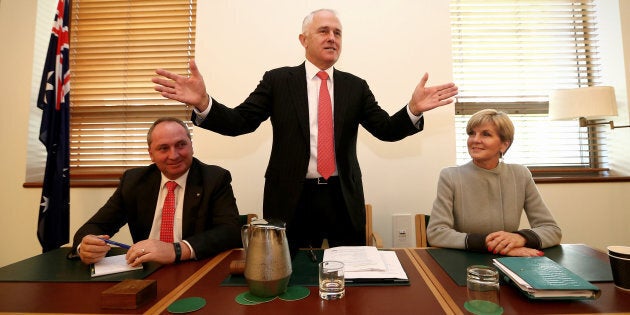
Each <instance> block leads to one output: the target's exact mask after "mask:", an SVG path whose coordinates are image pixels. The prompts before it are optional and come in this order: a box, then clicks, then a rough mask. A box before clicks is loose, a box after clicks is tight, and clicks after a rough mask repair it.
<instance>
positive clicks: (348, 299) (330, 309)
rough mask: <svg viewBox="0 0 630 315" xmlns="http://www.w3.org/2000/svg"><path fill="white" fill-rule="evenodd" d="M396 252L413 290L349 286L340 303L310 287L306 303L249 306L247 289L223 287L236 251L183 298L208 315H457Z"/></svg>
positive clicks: (420, 272) (413, 263)
mask: <svg viewBox="0 0 630 315" xmlns="http://www.w3.org/2000/svg"><path fill="white" fill-rule="evenodd" d="M395 251H396V254H397V255H398V259H399V260H400V262H401V264H402V266H403V268H404V269H405V271H406V273H407V276H408V277H409V280H410V285H409V286H346V295H345V297H344V298H342V299H340V300H336V301H324V300H322V299H320V297H319V294H318V288H317V286H309V287H307V288H308V289H309V290H310V295H309V296H308V297H306V298H304V299H302V300H298V301H291V302H288V301H283V300H280V299H275V300H273V301H271V302H267V303H262V304H257V305H249V306H245V305H240V304H238V303H237V302H236V301H235V298H236V296H237V295H239V294H240V293H243V292H245V291H247V287H244V286H241V287H228V286H221V282H222V281H223V280H224V279H225V277H226V276H227V275H228V274H229V263H230V262H231V261H232V260H237V259H243V256H242V255H243V254H242V251H233V252H232V253H230V255H229V256H227V257H226V259H224V260H223V261H221V262H220V263H219V264H218V265H217V266H216V267H215V269H214V270H212V272H209V273H207V274H206V275H205V276H204V277H203V278H201V279H200V280H199V281H198V282H197V283H196V284H195V285H193V286H192V287H191V288H190V289H189V290H187V291H186V292H184V293H183V294H182V295H181V297H182V298H185V297H194V296H199V297H203V298H205V299H206V301H207V303H208V305H207V306H206V307H205V308H204V314H230V315H237V314H278V315H282V314H299V315H309V314H348V315H351V314H420V313H422V314H453V312H452V310H451V309H450V306H449V305H448V304H447V303H446V301H445V300H444V299H443V298H442V296H441V295H440V293H439V292H438V291H437V289H436V287H434V286H433V285H432V284H431V282H430V281H429V278H428V276H427V274H426V273H425V272H424V271H423V270H422V269H421V268H420V266H419V264H418V263H417V261H416V260H415V259H413V257H412V256H411V253H410V252H408V251H407V250H405V249H396V250H395Z"/></svg>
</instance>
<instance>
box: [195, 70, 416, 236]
mask: <svg viewBox="0 0 630 315" xmlns="http://www.w3.org/2000/svg"><path fill="white" fill-rule="evenodd" d="M333 79H334V80H333V81H334V91H335V95H334V98H335V101H334V129H335V130H334V136H335V155H336V162H337V172H338V174H339V178H340V183H341V189H342V193H343V196H344V199H345V202H346V207H347V209H348V212H349V214H350V217H351V219H352V222H353V224H354V225H355V227H356V228H357V229H363V228H364V227H365V199H364V196H363V183H362V176H361V169H360V168H359V161H358V160H357V153H356V144H357V132H358V127H359V124H360V125H362V126H363V127H364V128H365V129H366V130H367V131H368V132H370V133H371V134H372V135H374V136H375V137H377V138H378V139H381V140H384V141H397V140H400V139H403V138H405V137H407V136H409V135H412V134H415V133H417V132H419V131H420V130H422V127H423V123H424V120H421V121H420V128H419V129H418V128H416V127H415V126H414V125H413V124H412V122H411V120H410V119H409V115H408V114H407V110H406V107H404V108H402V109H401V110H400V111H398V112H397V113H396V114H394V115H393V116H389V114H388V113H387V112H386V111H385V110H383V109H382V108H381V107H380V106H379V105H378V103H377V102H376V100H375V98H374V95H373V94H372V92H371V91H370V88H369V87H368V84H367V82H365V80H363V79H361V78H359V77H356V76H354V75H352V74H350V73H346V72H342V71H339V70H337V69H335V70H334V72H333ZM308 117H309V112H308V96H307V88H306V68H305V66H304V64H301V65H299V66H297V67H283V68H278V69H274V70H271V71H268V72H266V73H265V74H264V76H263V78H262V80H261V81H260V83H259V84H258V86H257V87H256V90H254V92H252V93H251V94H250V95H249V97H248V98H247V99H246V100H245V102H244V103H242V104H241V105H239V106H237V107H235V108H234V109H230V108H228V107H226V106H225V105H223V104H221V103H219V102H217V101H216V100H214V99H213V103H212V108H211V110H210V113H209V114H208V116H207V117H206V119H204V121H203V122H202V123H201V124H200V127H202V128H205V129H208V130H212V131H215V132H218V133H220V134H223V135H229V136H237V135H241V134H245V133H250V132H252V131H254V130H256V128H258V126H259V125H260V124H261V123H262V122H263V121H265V120H267V118H271V125H272V128H273V145H272V148H271V156H270V158H269V164H268V166H267V171H266V173H265V178H266V180H265V192H264V204H263V216H264V217H265V218H266V219H267V218H278V219H281V220H283V221H285V222H289V221H290V220H291V218H292V217H293V213H294V211H295V208H296V206H297V203H298V201H299V198H300V194H301V192H302V187H303V182H304V178H305V176H306V171H307V168H308V161H309V157H310V145H309V137H310V132H309V123H308V122H309V120H308ZM193 121H195V114H194V112H193Z"/></svg>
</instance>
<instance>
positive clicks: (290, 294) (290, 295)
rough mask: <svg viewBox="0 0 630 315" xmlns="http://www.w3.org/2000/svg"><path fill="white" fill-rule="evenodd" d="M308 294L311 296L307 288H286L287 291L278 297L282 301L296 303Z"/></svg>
mask: <svg viewBox="0 0 630 315" xmlns="http://www.w3.org/2000/svg"><path fill="white" fill-rule="evenodd" d="M309 294H311V291H310V290H309V289H308V288H307V287H300V286H290V287H288V288H287V291H285V292H284V293H282V294H280V295H279V296H278V297H279V298H280V299H281V300H284V301H297V300H301V299H303V298H305V297H307V296H309Z"/></svg>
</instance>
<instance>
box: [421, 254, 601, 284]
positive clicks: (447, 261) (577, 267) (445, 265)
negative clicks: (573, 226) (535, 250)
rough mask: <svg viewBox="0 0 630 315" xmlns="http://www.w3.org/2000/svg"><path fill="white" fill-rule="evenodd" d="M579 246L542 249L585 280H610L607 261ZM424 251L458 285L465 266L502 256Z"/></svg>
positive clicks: (461, 279) (548, 255)
mask: <svg viewBox="0 0 630 315" xmlns="http://www.w3.org/2000/svg"><path fill="white" fill-rule="evenodd" d="M579 246H583V245H558V246H553V247H550V248H547V249H544V250H543V252H545V256H547V257H549V258H550V259H551V260H553V261H555V262H557V263H559V264H560V265H562V266H564V267H566V268H567V269H569V270H571V271H573V273H575V274H577V275H579V276H580V277H582V278H584V279H585V280H587V281H589V282H606V281H612V280H613V279H612V271H611V269H610V263H609V262H608V261H607V260H601V259H598V258H596V257H593V256H590V255H584V254H583V253H580V250H579ZM427 252H428V253H429V254H430V255H431V257H433V259H435V261H436V262H437V263H438V264H439V265H440V266H441V267H442V269H444V271H445V272H446V273H447V274H448V275H449V276H450V277H451V279H453V281H454V282H455V283H457V285H459V286H466V267H468V266H470V265H487V266H492V259H494V258H498V257H504V256H499V255H493V254H487V253H477V252H470V251H465V250H459V249H448V248H428V249H427Z"/></svg>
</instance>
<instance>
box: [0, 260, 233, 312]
mask: <svg viewBox="0 0 630 315" xmlns="http://www.w3.org/2000/svg"><path fill="white" fill-rule="evenodd" d="M228 253H229V252H225V253H222V254H220V255H218V256H216V257H214V258H212V259H205V260H201V261H188V262H186V263H182V264H178V265H167V266H162V267H161V268H160V269H158V270H157V271H155V272H154V273H153V274H151V275H149V276H148V277H147V279H153V280H156V281H157V297H156V298H155V299H154V300H152V301H150V302H147V304H146V305H143V306H141V307H140V308H138V309H135V310H112V309H102V308H101V292H103V291H104V290H106V289H108V288H110V287H112V286H114V285H115V284H116V283H115V282H33V281H28V282H16V281H4V282H0V313H7V314H15V313H59V314H69V313H81V314H112V313H116V314H142V313H146V314H156V313H157V312H158V311H156V310H162V309H166V307H167V306H168V305H170V303H172V302H173V301H175V300H176V298H177V296H179V294H180V293H181V292H183V291H185V290H187V289H188V288H189V287H190V286H191V285H192V284H193V283H194V282H195V281H197V280H198V279H199V278H200V277H201V276H202V275H204V274H206V273H207V272H208V271H210V270H211V269H212V268H213V267H214V266H215V264H216V262H218V261H220V260H221V259H223V258H224V257H225V256H227V254H228ZM51 263H64V261H58V262H51Z"/></svg>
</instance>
